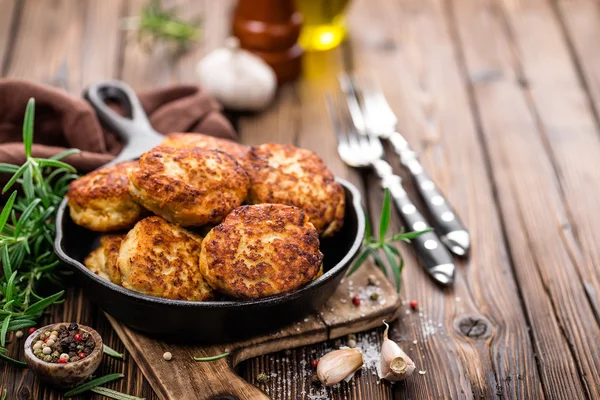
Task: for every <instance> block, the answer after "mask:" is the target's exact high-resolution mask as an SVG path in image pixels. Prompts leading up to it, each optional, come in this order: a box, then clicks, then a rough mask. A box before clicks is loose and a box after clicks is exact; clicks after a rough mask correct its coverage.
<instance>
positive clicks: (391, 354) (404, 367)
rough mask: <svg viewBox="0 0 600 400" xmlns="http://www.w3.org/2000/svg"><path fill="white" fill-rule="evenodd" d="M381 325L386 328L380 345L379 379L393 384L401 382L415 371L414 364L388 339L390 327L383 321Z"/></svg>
mask: <svg viewBox="0 0 600 400" xmlns="http://www.w3.org/2000/svg"><path fill="white" fill-rule="evenodd" d="M383 323H384V324H385V326H386V328H385V332H384V333H383V344H382V345H381V355H380V366H381V371H380V376H379V377H380V378H382V379H387V380H388V381H393V382H395V381H401V380H403V379H405V378H407V377H409V376H410V375H412V373H413V372H414V370H415V363H414V362H413V360H411V359H410V357H409V356H408V355H407V354H406V353H405V352H404V351H403V350H402V349H401V348H400V346H398V344H397V343H396V342H394V341H393V340H390V339H389V338H388V331H389V329H390V326H389V325H388V324H387V323H386V322H385V321H383Z"/></svg>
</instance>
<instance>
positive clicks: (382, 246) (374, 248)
mask: <svg viewBox="0 0 600 400" xmlns="http://www.w3.org/2000/svg"><path fill="white" fill-rule="evenodd" d="M391 202H392V201H391V195H390V191H389V190H388V189H386V190H385V194H384V196H383V204H382V206H381V216H380V217H379V238H376V237H374V236H372V233H371V232H372V229H371V226H372V224H371V222H370V221H369V217H368V215H367V213H366V212H365V240H364V243H363V249H362V251H361V253H360V254H359V255H358V257H357V258H356V260H355V261H354V263H353V264H352V266H351V267H350V269H349V270H348V273H347V276H350V275H352V274H353V273H355V272H356V271H357V270H358V269H359V268H360V266H361V265H363V264H364V263H365V262H366V261H367V260H368V259H369V257H373V259H374V260H375V263H376V264H377V266H378V267H379V268H380V269H381V271H383V273H384V275H385V276H387V274H388V273H387V267H386V263H385V262H384V261H383V258H382V257H381V256H380V255H379V252H380V251H382V252H383V254H384V255H385V259H386V260H387V265H389V267H390V269H391V270H392V272H393V273H394V281H395V283H396V291H398V292H400V286H401V283H402V269H403V267H404V259H403V258H402V255H401V254H400V251H398V249H397V248H396V247H395V245H394V244H393V242H397V241H405V242H408V243H410V241H411V239H414V238H416V237H418V236H419V235H422V234H424V233H426V232H430V231H431V229H426V230H424V231H420V232H403V231H401V232H399V233H396V234H394V235H392V237H391V238H386V236H387V231H388V228H389V224H390V218H391V209H392V207H391Z"/></svg>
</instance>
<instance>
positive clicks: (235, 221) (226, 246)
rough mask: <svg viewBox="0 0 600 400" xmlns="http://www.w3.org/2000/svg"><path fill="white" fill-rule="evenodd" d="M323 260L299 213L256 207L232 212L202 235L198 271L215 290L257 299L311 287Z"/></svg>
mask: <svg viewBox="0 0 600 400" xmlns="http://www.w3.org/2000/svg"><path fill="white" fill-rule="evenodd" d="M322 259H323V254H321V252H320V251H319V235H318V233H317V231H316V229H315V228H314V227H313V225H312V224H311V223H310V222H308V217H307V216H306V213H305V212H304V211H302V210H301V209H299V208H297V207H290V206H285V205H282V204H258V205H251V206H242V207H239V208H236V209H235V210H233V212H232V213H231V214H229V215H228V216H227V217H226V218H225V219H224V220H223V222H222V223H221V224H220V225H217V226H216V227H215V228H213V230H211V231H210V232H209V233H208V235H206V238H205V239H204V241H203V243H202V253H201V255H200V271H201V272H202V274H203V275H204V277H205V278H206V280H207V281H208V283H209V284H210V285H211V286H212V287H213V288H214V289H215V290H218V291H221V292H223V293H225V294H227V295H230V296H232V297H236V298H260V297H265V296H271V295H274V294H278V293H285V292H289V291H292V290H294V289H296V288H298V287H300V286H302V285H304V284H306V283H308V282H310V281H312V280H313V278H314V277H315V275H316V274H317V273H318V271H319V268H320V266H321V261H322Z"/></svg>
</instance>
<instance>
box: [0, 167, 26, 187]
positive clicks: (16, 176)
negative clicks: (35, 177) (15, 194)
mask: <svg viewBox="0 0 600 400" xmlns="http://www.w3.org/2000/svg"><path fill="white" fill-rule="evenodd" d="M27 168H29V162H28V161H25V164H23V165H21V166H20V167H19V169H18V170H17V172H15V174H14V175H13V176H11V177H10V179H9V180H8V182H6V185H4V188H3V189H2V194H4V193H6V192H7V191H8V189H10V188H11V187H12V185H14V184H15V183H16V182H17V179H19V178H20V177H21V175H23V172H25V170H26V169H27Z"/></svg>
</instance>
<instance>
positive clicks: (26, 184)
mask: <svg viewBox="0 0 600 400" xmlns="http://www.w3.org/2000/svg"><path fill="white" fill-rule="evenodd" d="M21 187H22V188H23V192H25V197H27V199H33V198H34V197H35V187H34V186H33V172H32V171H31V168H27V169H26V170H25V172H23V183H22V184H21Z"/></svg>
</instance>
